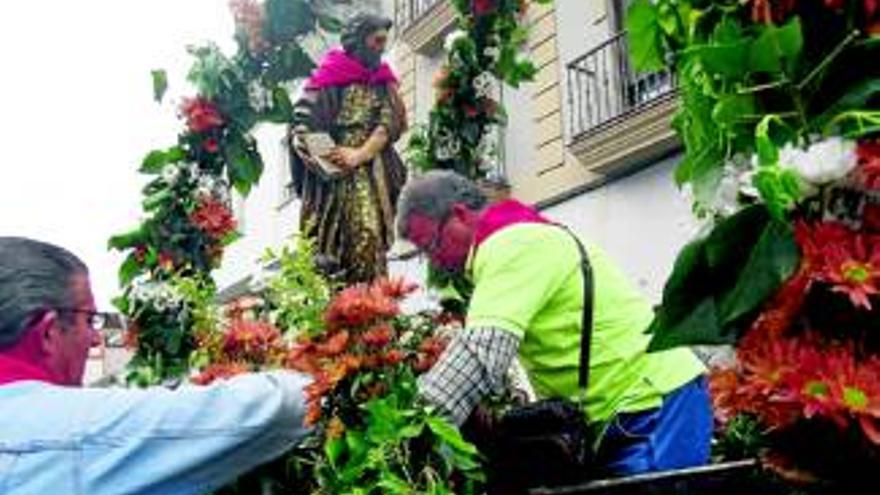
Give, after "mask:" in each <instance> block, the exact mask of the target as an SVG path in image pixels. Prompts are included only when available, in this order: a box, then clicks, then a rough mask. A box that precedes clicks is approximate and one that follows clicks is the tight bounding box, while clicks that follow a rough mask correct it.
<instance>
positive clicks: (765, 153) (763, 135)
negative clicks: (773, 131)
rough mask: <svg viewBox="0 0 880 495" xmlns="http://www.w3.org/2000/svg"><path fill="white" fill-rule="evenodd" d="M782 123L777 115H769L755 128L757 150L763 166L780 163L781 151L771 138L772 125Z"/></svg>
mask: <svg viewBox="0 0 880 495" xmlns="http://www.w3.org/2000/svg"><path fill="white" fill-rule="evenodd" d="M773 122H782V120H780V119H779V117H778V116H776V115H767V116H765V117H764V118H763V119H761V122H759V123H758V125H757V126H755V149H756V150H757V152H758V161H759V163H760V164H761V165H765V166H766V165H775V164H776V163H778V162H779V149H778V148H777V147H776V144H775V143H774V142H773V140H772V139H771V138H770V124H771V123H773Z"/></svg>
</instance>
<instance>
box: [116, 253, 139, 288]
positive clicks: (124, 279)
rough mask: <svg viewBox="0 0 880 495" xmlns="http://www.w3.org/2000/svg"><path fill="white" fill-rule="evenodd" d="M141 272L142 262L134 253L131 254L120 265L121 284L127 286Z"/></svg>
mask: <svg viewBox="0 0 880 495" xmlns="http://www.w3.org/2000/svg"><path fill="white" fill-rule="evenodd" d="M140 272H141V264H140V263H139V262H138V260H137V258H135V256H134V253H131V254H129V255H128V256H127V257H126V258H125V261H123V262H122V265H121V266H120V267H119V286H120V287H125V286H126V285H128V284H130V283H131V281H132V280H134V278H135V277H136V276H137V275H138V273H140Z"/></svg>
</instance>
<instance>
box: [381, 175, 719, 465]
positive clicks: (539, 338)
mask: <svg viewBox="0 0 880 495" xmlns="http://www.w3.org/2000/svg"><path fill="white" fill-rule="evenodd" d="M397 222H398V223H397V227H398V231H399V234H400V235H401V236H402V237H403V238H406V239H408V240H410V241H411V242H413V243H414V244H415V245H416V246H417V247H418V248H420V249H421V250H422V251H424V252H425V253H426V254H427V255H428V257H429V258H430V261H431V263H432V264H433V265H434V266H435V267H436V268H439V269H441V270H446V271H451V272H464V273H465V274H466V275H467V276H468V277H469V278H470V279H471V281H472V282H473V284H474V292H473V295H472V297H471V300H470V303H469V306H468V310H467V319H466V328H465V330H464V331H463V332H461V333H460V334H459V335H457V336H456V338H455V339H454V340H453V342H452V344H451V345H450V347H449V349H448V350H447V351H446V352H445V353H444V355H443V356H442V357H441V358H440V361H439V362H438V363H437V365H436V366H435V367H434V368H433V369H432V370H431V371H430V372H429V373H428V374H426V375H424V376H423V377H422V378H421V380H420V382H419V387H420V391H421V393H422V395H423V396H424V397H425V398H426V399H428V400H429V401H430V402H432V403H434V404H435V405H436V406H438V407H439V408H440V409H441V410H442V411H443V412H445V413H446V414H447V415H448V416H449V417H450V418H451V419H452V420H453V421H454V422H456V423H457V424H459V425H461V424H462V423H464V421H465V420H466V419H467V418H468V416H469V415H470V413H471V412H472V411H473V409H474V408H475V407H476V405H477V404H478V402H479V401H480V400H481V399H482V398H483V397H484V396H486V395H488V394H490V393H492V392H496V391H500V390H501V389H503V387H504V385H505V384H504V379H505V376H506V370H507V369H508V368H509V367H510V364H511V362H512V360H513V359H514V357H515V356H517V354H518V355H519V357H520V359H521V361H522V363H523V365H524V367H525V369H526V371H527V373H528V376H529V379H530V381H531V384H532V386H533V387H534V389H535V391H536V393H537V394H538V396H539V397H540V398H549V397H566V398H570V399H572V400H575V399H577V398H578V396H579V390H578V364H579V357H580V338H581V328H580V327H581V317H582V309H583V304H584V292H583V278H582V277H583V276H582V272H581V268H580V267H581V257H580V251H579V249H578V246H577V243H576V242H575V239H574V238H573V237H572V235H571V234H570V233H569V232H567V231H566V230H565V229H563V228H560V226H558V225H556V224H553V223H552V222H550V221H549V220H547V219H546V218H544V217H543V216H541V215H540V214H539V213H538V212H537V211H536V210H535V209H533V208H531V207H529V206H527V205H524V204H522V203H519V202H517V201H513V200H509V201H503V202H500V203H496V204H493V205H488V204H487V201H486V197H485V196H484V195H483V194H482V193H481V192H480V190H479V189H478V188H477V187H476V185H475V184H473V183H472V182H470V181H468V180H467V179H465V178H463V177H461V176H459V175H457V174H455V173H453V172H431V173H428V174H425V175H423V176H422V177H420V178H418V179H414V180H413V181H411V183H409V184H408V185H407V186H406V187H405V188H404V191H403V193H402V195H401V199H400V202H399V205H398V219H397ZM586 251H587V253H588V257H589V261H590V264H591V266H592V270H593V279H594V313H593V315H594V317H593V328H592V338H591V346H590V349H591V352H590V363H589V366H590V368H589V372H590V381H589V387H588V390H587V395H586V397H587V399H586V403H585V408H586V413H587V415H588V417H589V418H590V420H591V421H594V422H598V423H601V424H604V425H606V426H607V428H606V429H605V432H606V433H605V436H604V438H603V440H602V443H601V447H600V450H599V456H600V460H601V462H603V464H605V468H606V469H608V470H609V471H611V472H613V473H617V474H634V473H641V472H647V471H655V470H661V469H674V468H683V467H689V466H695V465H700V464H704V463H706V462H707V461H708V458H709V441H710V438H711V430H712V414H711V409H710V404H709V399H708V393H707V391H706V384H705V380H704V377H703V374H704V372H705V369H704V367H703V365H702V364H701V362H700V361H699V360H698V359H697V358H696V356H695V355H694V354H693V353H692V352H691V351H690V350H687V349H676V350H670V351H664V352H658V353H650V354H649V353H647V352H646V349H647V346H648V342H649V340H650V337H649V336H648V335H646V334H645V333H644V331H645V329H646V328H647V327H648V325H649V324H650V322H651V319H652V318H653V312H652V309H651V305H650V303H649V302H648V301H647V300H646V299H645V298H644V296H642V295H641V294H639V293H638V291H637V290H636V289H635V288H634V287H633V286H632V285H631V284H630V283H629V282H628V281H627V280H626V278H625V276H624V275H623V273H622V272H621V271H620V270H619V269H618V268H617V267H616V266H615V265H614V264H613V262H612V261H611V259H609V258H608V256H607V255H606V254H605V253H604V252H603V251H602V250H601V249H599V248H598V247H596V246H594V245H591V244H588V243H587V244H586Z"/></svg>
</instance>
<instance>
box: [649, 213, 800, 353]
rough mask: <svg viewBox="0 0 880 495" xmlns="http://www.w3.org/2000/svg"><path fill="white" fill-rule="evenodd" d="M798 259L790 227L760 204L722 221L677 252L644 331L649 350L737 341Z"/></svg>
mask: <svg viewBox="0 0 880 495" xmlns="http://www.w3.org/2000/svg"><path fill="white" fill-rule="evenodd" d="M798 261H799V259H798V251H797V246H796V245H795V243H794V239H793V236H792V232H791V229H790V228H789V227H787V226H786V225H785V224H781V223H778V222H776V221H774V220H772V219H771V216H770V215H769V214H768V211H767V210H766V208H765V207H764V206H761V205H755V206H751V207H748V208H746V209H744V210H742V211H740V212H739V213H737V214H736V215H733V216H731V217H729V218H727V219H725V220H723V221H721V222H720V223H719V224H718V225H717V226H716V227H715V229H713V231H712V232H711V233H710V234H709V235H708V236H706V237H705V238H703V239H698V240H696V241H694V242H691V243H690V244H688V245H687V246H686V247H685V248H684V249H683V250H682V252H681V253H680V254H679V256H678V259H677V260H676V262H675V266H674V268H673V272H672V275H670V277H669V280H668V281H667V283H666V287H665V288H664V290H663V303H662V305H661V306H660V307H659V308H658V309H657V313H656V315H655V318H654V321H653V322H652V323H651V326H650V327H649V329H648V331H649V332H650V333H652V334H653V337H652V341H651V345H650V348H651V350H663V349H668V348H670V347H675V346H680V345H696V344H730V343H733V342H735V340H736V338H737V336H738V335H739V332H740V330H741V329H742V327H743V324H744V323H745V322H747V321H748V318H750V317H753V316H754V314H755V313H756V312H757V311H758V310H759V309H760V306H761V304H762V303H763V302H764V301H766V300H767V298H768V297H769V296H771V295H772V294H773V293H774V292H775V291H776V290H778V288H779V287H780V286H781V285H782V283H783V282H784V281H785V280H786V279H787V278H788V277H790V276H791V274H792V273H793V272H794V269H795V267H796V266H797V263H798Z"/></svg>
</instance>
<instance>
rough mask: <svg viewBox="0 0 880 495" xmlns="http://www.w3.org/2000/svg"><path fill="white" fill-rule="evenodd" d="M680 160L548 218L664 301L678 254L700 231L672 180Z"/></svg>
mask: <svg viewBox="0 0 880 495" xmlns="http://www.w3.org/2000/svg"><path fill="white" fill-rule="evenodd" d="M679 160H680V157H672V158H669V159H666V160H664V161H662V162H660V163H658V164H656V165H654V166H652V167H650V168H648V169H645V170H643V171H641V172H639V173H638V174H635V175H633V176H630V177H627V178H625V179H621V180H618V181H616V182H612V183H611V184H609V185H607V186H604V187H602V188H599V189H596V190H594V191H591V192H588V193H586V194H583V195H581V196H578V197H577V198H574V199H572V200H570V201H567V202H565V203H563V204H560V205H558V206H554V207H552V208H548V209H547V210H545V211H544V213H545V214H546V215H548V216H550V217H551V218H552V219H555V220H558V221H560V222H562V223H565V224H566V225H569V226H571V227H572V228H574V229H575V230H576V231H577V232H578V233H579V234H581V235H583V236H584V239H586V240H588V241H590V242H594V243H596V244H598V245H599V246H601V247H602V248H604V249H605V250H606V251H607V252H608V254H609V255H610V256H611V257H612V258H613V259H615V260H616V261H617V262H618V265H619V266H620V267H621V268H622V269H623V270H624V271H625V272H626V273H627V274H628V275H629V276H630V280H632V281H633V282H634V283H636V284H637V285H638V287H640V288H641V289H642V291H643V292H644V293H645V294H646V295H647V296H649V297H650V298H651V299H652V300H654V301H659V300H660V295H661V294H662V291H663V285H664V283H665V281H666V278H667V277H668V276H669V273H670V271H671V269H672V265H673V263H674V261H675V257H676V256H677V254H678V251H679V250H680V249H681V247H682V246H684V244H685V243H687V242H688V240H689V239H690V238H691V237H692V235H693V234H694V232H695V229H696V223H695V221H694V219H693V217H692V215H691V213H690V206H689V205H688V203H687V202H686V201H685V199H684V198H683V197H682V196H681V194H680V193H679V192H678V189H677V188H676V186H675V182H674V180H673V170H674V168H675V165H676V164H677V163H678V161H679Z"/></svg>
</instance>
